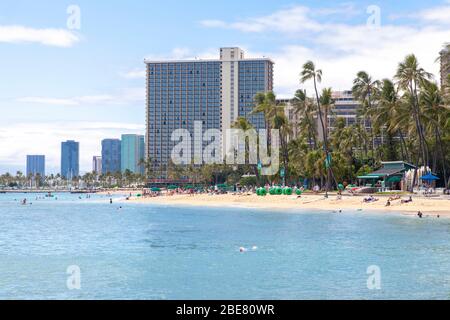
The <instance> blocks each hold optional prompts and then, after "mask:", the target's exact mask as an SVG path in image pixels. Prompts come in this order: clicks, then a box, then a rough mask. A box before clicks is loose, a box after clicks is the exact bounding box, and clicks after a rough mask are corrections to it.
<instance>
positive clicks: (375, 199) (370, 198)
mask: <svg viewBox="0 0 450 320" xmlns="http://www.w3.org/2000/svg"><path fill="white" fill-rule="evenodd" d="M378 200H379V199H377V198H375V197H374V196H372V195H371V196H369V197H367V198H364V202H366V203H370V202H375V201H378Z"/></svg>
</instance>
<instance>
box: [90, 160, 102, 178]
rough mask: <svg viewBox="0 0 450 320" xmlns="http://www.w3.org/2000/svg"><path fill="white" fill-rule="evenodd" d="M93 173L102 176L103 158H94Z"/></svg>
mask: <svg viewBox="0 0 450 320" xmlns="http://www.w3.org/2000/svg"><path fill="white" fill-rule="evenodd" d="M92 172H95V173H96V174H102V157H101V156H94V157H93V158H92Z"/></svg>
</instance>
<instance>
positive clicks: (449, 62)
mask: <svg viewBox="0 0 450 320" xmlns="http://www.w3.org/2000/svg"><path fill="white" fill-rule="evenodd" d="M439 54H440V60H441V85H444V84H445V82H446V81H447V80H448V76H449V75H450V44H448V45H447V46H446V47H445V49H444V50H442V51H441V52H440V53H439Z"/></svg>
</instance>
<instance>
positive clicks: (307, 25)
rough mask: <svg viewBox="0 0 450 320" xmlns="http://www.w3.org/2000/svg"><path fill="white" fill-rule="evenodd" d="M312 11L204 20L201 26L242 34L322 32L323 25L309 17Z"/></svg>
mask: <svg viewBox="0 0 450 320" xmlns="http://www.w3.org/2000/svg"><path fill="white" fill-rule="evenodd" d="M310 14H311V9H309V8H308V7H305V6H294V7H291V8H289V9H283V10H279V11H276V12H275V13H273V14H270V15H267V16H262V17H256V18H248V19H246V20H240V21H236V22H225V21H221V20H203V21H200V24H201V25H203V26H204V27H209V28H223V29H235V30H239V31H242V32H265V31H278V32H300V31H320V30H322V29H323V27H322V25H321V24H320V23H318V22H316V21H314V20H313V19H311V18H310V17H309V16H310Z"/></svg>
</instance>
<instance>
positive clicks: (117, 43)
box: [0, 0, 450, 173]
mask: <svg viewBox="0 0 450 320" xmlns="http://www.w3.org/2000/svg"><path fill="white" fill-rule="evenodd" d="M446 42H450V0H431V1H418V0H410V1H403V0H402V1H345V0H343V1H342V2H339V1H295V0H290V1H287V0H265V1H261V0H245V1H242V0H240V1H237V0H227V1H223V0H215V1H211V0H208V1H206V0H192V1H179V0H177V1H174V0H164V1H162V0H151V1H137V0H132V1H106V0H104V1H100V0H98V1H85V0H71V1H52V0H47V1H42V0H38V1H31V0H30V1H21V0H2V1H1V2H0V173H4V172H6V171H9V172H12V173H15V172H16V171H17V170H22V171H24V170H25V158H26V155H27V154H45V155H46V162H47V163H46V166H47V168H46V169H47V172H48V173H57V172H59V170H60V150H61V141H65V140H76V141H79V142H80V169H81V171H82V172H86V171H90V170H91V167H92V157H93V156H94V155H99V154H100V153H101V140H102V139H104V138H120V135H121V134H124V133H139V134H144V131H145V64H144V62H143V61H144V59H146V58H148V59H188V58H190V59H192V58H195V57H197V58H218V50H219V48H220V47H228V46H239V47H241V48H243V49H244V50H245V52H246V57H252V58H253V57H263V56H264V57H270V58H272V60H274V62H275V68H274V86H275V88H274V89H275V93H276V94H277V96H278V97H280V98H288V97H291V96H292V95H293V93H294V92H295V91H296V90H297V89H299V88H305V89H307V90H309V92H310V90H311V87H310V85H309V84H300V81H299V74H300V71H301V67H302V65H303V64H304V63H305V62H306V61H308V60H312V61H314V62H315V64H316V65H317V67H318V68H320V69H322V71H323V81H322V83H321V84H320V86H321V87H332V88H333V89H334V90H348V89H351V85H352V81H353V79H354V77H355V75H356V73H357V72H358V71H360V70H365V71H367V72H369V74H371V75H372V77H373V78H376V79H383V78H392V77H393V76H394V74H395V70H396V67H397V65H398V63H399V62H400V61H401V60H402V59H403V58H404V57H405V56H406V55H407V54H410V53H414V54H416V56H417V57H418V59H419V62H420V64H421V66H422V67H424V68H425V69H426V70H428V71H430V72H432V73H434V74H435V75H436V79H438V78H439V77H438V71H439V65H438V63H436V61H435V60H436V58H437V57H438V53H439V51H440V50H441V48H442V46H443V45H444V43H446Z"/></svg>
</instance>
